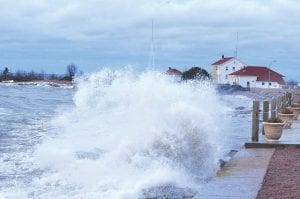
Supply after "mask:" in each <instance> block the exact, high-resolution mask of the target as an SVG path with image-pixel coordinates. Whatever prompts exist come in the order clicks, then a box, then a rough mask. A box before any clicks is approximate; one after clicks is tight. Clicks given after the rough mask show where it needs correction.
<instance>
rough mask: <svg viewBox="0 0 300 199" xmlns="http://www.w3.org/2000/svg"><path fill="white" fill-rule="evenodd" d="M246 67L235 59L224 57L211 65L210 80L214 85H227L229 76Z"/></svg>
mask: <svg viewBox="0 0 300 199" xmlns="http://www.w3.org/2000/svg"><path fill="white" fill-rule="evenodd" d="M245 66H246V64H245V63H243V62H241V61H240V60H238V59H237V58H235V57H224V55H222V57H221V59H220V60H218V61H216V62H214V63H213V64H212V74H211V75H212V79H213V81H214V83H216V84H229V83H230V81H229V74H231V73H233V72H235V71H238V70H240V69H242V68H244V67H245Z"/></svg>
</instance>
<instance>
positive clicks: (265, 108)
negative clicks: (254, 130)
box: [262, 101, 270, 135]
mask: <svg viewBox="0 0 300 199" xmlns="http://www.w3.org/2000/svg"><path fill="white" fill-rule="evenodd" d="M269 106H270V103H269V101H264V102H263V122H266V121H267V120H268V119H269V111H270V110H269ZM262 134H263V135H264V134H265V130H264V127H263V128H262Z"/></svg>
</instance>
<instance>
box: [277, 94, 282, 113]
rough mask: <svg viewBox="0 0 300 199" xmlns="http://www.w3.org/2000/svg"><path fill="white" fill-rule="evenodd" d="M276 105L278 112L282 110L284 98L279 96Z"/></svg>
mask: <svg viewBox="0 0 300 199" xmlns="http://www.w3.org/2000/svg"><path fill="white" fill-rule="evenodd" d="M276 105H277V114H278V113H280V112H281V109H282V98H281V97H278V98H277V99H276Z"/></svg>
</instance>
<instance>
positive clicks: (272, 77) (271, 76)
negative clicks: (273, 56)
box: [229, 66, 284, 84]
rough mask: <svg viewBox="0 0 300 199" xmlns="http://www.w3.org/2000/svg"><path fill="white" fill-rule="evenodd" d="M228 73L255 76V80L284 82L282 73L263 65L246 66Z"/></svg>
mask: <svg viewBox="0 0 300 199" xmlns="http://www.w3.org/2000/svg"><path fill="white" fill-rule="evenodd" d="M229 75H237V76H256V77H257V81H262V82H263V81H266V82H269V81H270V82H277V83H279V84H284V80H283V77H284V76H283V75H281V74H279V73H277V72H275V71H273V70H271V69H269V68H267V67H264V66H247V67H245V68H243V69H241V70H238V71H236V72H234V73H231V74H229Z"/></svg>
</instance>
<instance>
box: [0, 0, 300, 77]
mask: <svg viewBox="0 0 300 199" xmlns="http://www.w3.org/2000/svg"><path fill="white" fill-rule="evenodd" d="M0 4H1V7H0V50H1V53H0V67H1V65H8V66H11V67H14V68H22V67H24V68H35V67H39V68H45V70H47V71H59V72H62V70H64V69H63V68H64V66H65V65H66V64H68V62H75V63H78V64H79V65H81V66H82V69H83V70H95V69H96V68H97V67H99V66H103V65H106V66H112V67H115V66H122V65H127V64H135V65H138V66H141V67H145V66H147V65H148V56H149V49H150V42H151V20H152V19H153V20H154V24H155V54H156V64H157V66H158V67H160V68H164V67H167V66H169V65H173V66H178V67H179V68H185V67H188V66H190V65H201V66H204V67H206V68H209V65H210V63H211V62H212V61H214V60H215V59H217V58H218V57H219V56H220V55H221V54H223V53H224V54H226V55H233V51H234V46H235V40H236V39H235V37H236V32H239V57H240V59H242V60H245V62H247V63H250V64H252V63H253V64H260V65H267V64H268V63H270V61H272V60H274V59H276V60H277V62H276V64H274V67H275V68H276V69H278V70H280V71H281V72H282V73H285V72H286V73H287V74H286V75H287V76H290V77H291V78H297V76H299V74H297V75H295V73H293V69H296V67H297V66H298V65H299V64H300V60H299V58H298V54H297V53H298V52H299V50H300V49H299V48H300V47H298V45H297V43H299V41H300V34H299V33H300V27H299V26H300V23H299V19H300V3H299V2H298V1H295V0H265V1H259V0H257V1H254V0H247V1H245V0H232V1H227V0H187V1H179V0H177V1H174V0H173V1H172V0H168V1H167V0H166V1H158V0H153V1H147V0H139V1H137V0H127V1H123V0H85V1H82V0H39V1H37V0H10V1H9V0H0ZM22 60H26V65H25V64H22V63H24V62H25V61H22ZM283 66H284V67H283ZM298 79H300V78H298Z"/></svg>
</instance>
